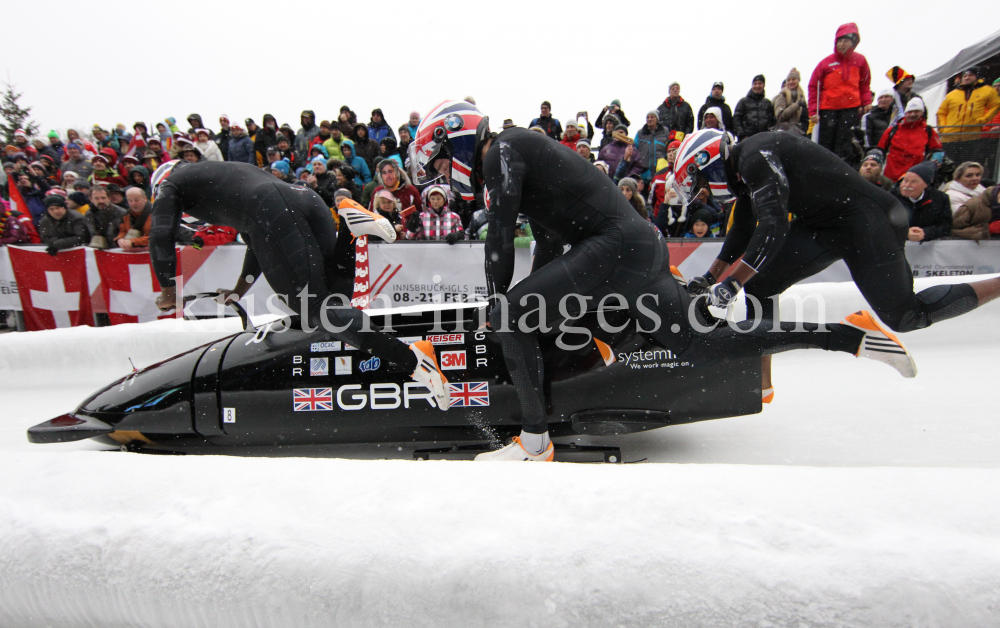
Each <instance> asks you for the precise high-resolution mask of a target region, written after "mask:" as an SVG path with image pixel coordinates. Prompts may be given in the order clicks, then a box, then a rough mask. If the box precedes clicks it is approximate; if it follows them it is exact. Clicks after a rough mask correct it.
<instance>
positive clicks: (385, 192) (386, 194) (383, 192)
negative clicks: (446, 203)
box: [375, 190, 447, 203]
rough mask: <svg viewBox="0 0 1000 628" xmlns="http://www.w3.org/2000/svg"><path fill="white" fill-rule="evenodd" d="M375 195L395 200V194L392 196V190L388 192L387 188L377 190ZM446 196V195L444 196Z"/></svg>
mask: <svg viewBox="0 0 1000 628" xmlns="http://www.w3.org/2000/svg"><path fill="white" fill-rule="evenodd" d="M375 196H376V197H377V198H387V199H389V200H390V201H392V202H393V203H395V202H396V197H395V196H393V195H392V192H390V191H389V190H379V191H378V194H376V195H375ZM446 198H447V197H446Z"/></svg>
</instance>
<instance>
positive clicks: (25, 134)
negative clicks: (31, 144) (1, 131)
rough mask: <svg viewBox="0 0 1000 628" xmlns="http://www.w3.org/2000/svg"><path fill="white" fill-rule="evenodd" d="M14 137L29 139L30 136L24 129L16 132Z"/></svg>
mask: <svg viewBox="0 0 1000 628" xmlns="http://www.w3.org/2000/svg"><path fill="white" fill-rule="evenodd" d="M14 137H23V138H24V139H28V134H27V133H25V132H24V129H18V130H16V131H14Z"/></svg>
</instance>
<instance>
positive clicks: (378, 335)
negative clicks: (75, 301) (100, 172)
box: [149, 161, 450, 410]
mask: <svg viewBox="0 0 1000 628" xmlns="http://www.w3.org/2000/svg"><path fill="white" fill-rule="evenodd" d="M151 184H152V186H153V213H152V219H153V225H152V228H151V230H150V233H149V249H150V261H151V263H152V265H153V270H154V271H155V272H156V278H157V280H158V281H159V282H160V286H161V289H162V292H161V294H160V297H159V298H158V299H157V306H158V307H159V308H160V309H161V310H164V311H168V310H171V309H173V308H174V307H176V305H177V304H176V299H177V292H176V291H177V288H176V286H175V282H174V276H175V275H176V269H177V254H176V252H175V249H174V245H175V244H176V242H177V230H178V228H179V225H180V221H181V216H182V214H185V213H186V214H189V215H191V216H194V217H195V218H198V219H200V220H203V221H205V222H208V223H210V224H214V225H224V226H226V227H232V228H233V229H236V230H238V231H239V232H240V234H242V236H243V238H244V240H245V241H246V244H247V251H246V256H245V258H244V260H243V270H242V271H241V273H240V278H239V281H237V283H236V286H235V288H234V289H233V290H220V291H219V293H220V295H219V298H220V300H226V299H239V298H240V297H242V296H243V295H244V294H245V293H246V292H247V290H249V289H250V287H251V286H252V285H253V283H254V281H256V280H257V279H258V278H259V277H260V275H261V273H263V274H264V277H266V278H267V282H268V283H269V284H270V285H271V288H272V289H273V290H274V291H275V293H277V294H278V295H279V296H280V297H281V298H282V300H283V301H284V302H285V304H286V305H288V307H290V308H292V309H293V310H295V311H296V312H297V313H298V314H299V315H300V316H301V319H302V323H303V325H308V326H309V328H315V330H316V332H315V333H320V334H330V335H332V336H333V337H335V338H337V339H339V340H342V341H344V342H347V343H349V344H351V345H353V346H355V347H359V348H360V349H362V350H364V351H367V352H368V353H370V354H371V355H373V356H378V357H379V358H380V359H382V360H386V361H387V362H390V363H392V364H394V365H396V366H397V367H399V368H403V369H406V370H407V371H412V373H413V375H412V376H413V379H414V380H416V381H417V382H419V383H421V384H424V385H425V386H427V387H428V388H429V389H430V390H431V392H432V393H434V396H435V398H436V400H437V403H438V407H440V408H441V409H442V410H447V409H448V407H449V405H450V395H449V393H448V386H447V380H446V379H445V378H444V376H443V375H442V374H441V371H440V369H439V368H438V364H437V360H436V359H435V354H434V347H433V346H432V345H431V343H430V342H427V341H420V342H414V343H413V344H412V345H410V346H407V345H406V344H405V343H403V342H402V341H400V340H398V339H396V338H393V337H392V336H390V335H388V334H385V333H383V332H381V331H375V330H374V328H373V326H372V325H371V321H370V320H368V317H367V316H366V315H365V313H364V312H362V311H361V310H358V309H356V308H353V307H343V305H344V304H343V303H341V302H339V301H337V300H333V305H332V306H330V304H329V302H328V301H327V297H329V296H331V295H334V296H336V295H340V296H342V297H346V299H347V300H349V299H350V296H351V293H350V292H347V291H348V290H350V288H351V287H353V273H354V268H353V264H350V265H348V264H345V263H344V262H343V260H342V258H343V256H344V252H345V247H347V246H353V245H351V244H350V242H349V241H348V240H349V238H345V237H340V238H339V240H340V246H338V233H337V229H336V227H335V224H334V221H333V216H332V214H331V213H330V210H329V209H328V208H327V206H326V203H324V202H323V199H321V198H320V197H319V195H317V194H316V193H315V192H313V191H312V190H309V189H308V188H306V187H305V186H296V185H290V184H288V183H285V182H283V181H280V180H278V179H277V178H276V177H274V176H272V175H271V174H270V173H268V172H266V171H264V170H261V169H260V168H255V167H254V166H251V165H249V164H241V163H236V162H214V161H206V162H198V163H187V162H177V161H172V162H168V163H166V164H163V165H162V166H160V167H159V168H158V169H157V170H156V172H155V173H154V174H153V177H152V180H151ZM339 209H340V214H341V216H342V217H343V220H342V221H341V222H342V223H346V224H348V225H349V226H350V229H351V231H352V232H354V233H355V234H361V233H371V234H378V235H382V237H386V238H394V237H395V233H394V232H393V230H392V228H391V226H389V225H388V223H387V221H384V220H380V219H379V217H378V216H376V215H374V214H372V213H371V212H369V211H368V210H366V209H364V208H363V207H361V206H360V205H358V204H357V203H354V202H353V201H349V200H345V201H342V202H341V205H340V207H339ZM366 228H367V230H366ZM343 233H345V231H344V230H342V231H341V235H342V236H343ZM338 249H339V251H338ZM345 279H346V280H347V281H346V282H345V281H344V280H345ZM351 292H353V290H351ZM304 295H308V298H306V299H303V298H302V296H304ZM338 306H339V307H338ZM324 309H325V311H324ZM324 319H325V321H326V322H328V323H329V325H332V326H333V327H334V328H335V330H336V331H333V330H330V329H329V328H328V326H327V325H325V324H324Z"/></svg>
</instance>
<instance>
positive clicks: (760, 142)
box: [719, 131, 979, 332]
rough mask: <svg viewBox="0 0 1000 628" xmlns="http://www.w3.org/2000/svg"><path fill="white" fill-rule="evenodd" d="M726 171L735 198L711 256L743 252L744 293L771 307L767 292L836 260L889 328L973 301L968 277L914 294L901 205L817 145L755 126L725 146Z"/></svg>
mask: <svg viewBox="0 0 1000 628" xmlns="http://www.w3.org/2000/svg"><path fill="white" fill-rule="evenodd" d="M727 177H728V180H729V187H730V190H731V191H732V192H734V193H735V194H736V197H737V201H736V207H735V209H734V210H733V212H734V215H733V225H732V227H731V228H730V229H729V232H728V233H727V235H726V242H725V244H724V245H723V247H722V252H721V253H720V254H719V259H720V260H722V261H724V262H727V263H730V264H731V263H733V262H734V261H735V260H736V259H737V258H738V257H739V256H740V255H742V256H743V262H744V263H745V264H747V265H749V266H750V267H751V268H753V269H754V270H755V271H757V275H755V276H754V277H753V278H752V279H750V280H749V281H747V284H746V286H745V289H746V293H747V295H748V296H753V297H755V298H757V299H759V300H760V301H761V302H762V303H764V304H771V303H772V301H770V300H769V297H771V296H773V295H777V294H781V293H782V292H784V291H785V290H786V289H788V288H789V287H790V286H791V285H793V284H795V283H797V282H799V281H801V280H802V279H805V278H806V277H809V276H811V275H815V274H816V273H818V272H820V271H821V270H823V269H824V268H826V267H827V266H829V265H830V264H832V263H834V262H835V261H837V260H839V259H843V260H844V261H845V262H846V263H847V267H848V269H850V271H851V277H852V278H853V279H854V283H855V284H857V286H858V289H859V290H860V291H861V294H862V295H864V297H865V299H866V300H867V301H868V303H869V305H871V307H872V309H874V310H875V312H876V313H877V314H878V316H879V318H881V319H882V321H883V322H884V323H885V324H886V325H888V326H889V327H891V328H892V329H894V330H896V331H900V332H906V331H913V330H915V329H923V328H924V327H927V326H928V325H930V324H931V323H934V322H937V321H942V320H946V319H949V318H952V317H955V316H958V315H960V314H964V313H966V312H968V311H970V310H972V309H974V308H975V307H976V306H977V305H978V302H979V301H978V298H977V297H976V294H975V291H974V290H973V289H972V287H971V286H969V285H968V284H956V285H950V286H934V287H933V288H928V289H927V290H924V291H922V292H920V293H919V294H914V293H913V273H912V272H911V271H910V265H909V263H907V261H906V255H905V253H904V250H903V249H904V246H903V245H904V244H905V242H906V234H907V230H908V226H909V224H908V219H907V213H906V210H905V209H904V208H903V206H902V205H901V204H900V203H899V202H898V201H897V200H896V199H895V198H893V197H892V196H891V195H890V194H888V193H887V192H885V191H883V190H882V189H881V188H879V187H878V186H876V185H872V184H871V183H869V182H867V181H865V180H864V179H862V178H861V175H860V174H858V173H857V172H856V171H854V170H853V169H851V167H850V166H848V165H847V164H845V163H844V162H843V161H842V160H841V159H840V158H839V157H837V156H836V155H834V154H832V153H830V152H829V151H828V150H826V149H824V148H823V147H822V146H820V145H819V144H815V143H813V142H811V141H809V140H808V139H805V138H803V137H799V136H797V135H794V134H792V133H785V132H781V131H772V132H767V133H760V134H758V135H755V136H753V137H751V138H749V139H747V140H746V141H744V142H740V143H739V144H737V145H736V146H734V147H733V149H732V155H731V157H730V160H729V162H727ZM789 214H792V215H793V216H794V219H793V220H791V221H789V220H788V215H789ZM770 315H773V313H771V314H769V316H770ZM774 318H779V317H777V316H775V317H774Z"/></svg>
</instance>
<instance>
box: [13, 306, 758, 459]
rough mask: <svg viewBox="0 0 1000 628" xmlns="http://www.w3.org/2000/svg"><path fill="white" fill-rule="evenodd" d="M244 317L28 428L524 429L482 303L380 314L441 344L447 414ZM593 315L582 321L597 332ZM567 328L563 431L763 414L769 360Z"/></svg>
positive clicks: (551, 377)
mask: <svg viewBox="0 0 1000 628" xmlns="http://www.w3.org/2000/svg"><path fill="white" fill-rule="evenodd" d="M619 314H620V317H621V319H622V320H626V321H627V316H628V315H627V313H624V312H621V313H619ZM241 315H242V316H243V317H244V322H245V328H246V331H244V332H241V333H237V334H234V335H232V336H228V337H226V338H223V339H221V340H218V341H216V342H213V343H210V344H207V345H204V346H201V347H198V348H196V349H192V350H190V351H187V352H185V353H182V354H180V355H177V356H175V357H173V358H170V359H168V360H165V361H163V362H160V363H158V364H154V365H152V366H149V367H146V368H144V369H142V370H137V371H135V372H133V373H131V374H130V375H128V376H127V377H124V378H122V379H120V380H118V381H116V382H114V383H113V384H111V385H110V386H108V387H106V388H104V389H103V390H101V391H99V392H97V393H96V394H94V395H93V396H92V397H90V398H89V399H87V400H86V401H84V402H83V403H82V404H80V406H79V407H78V408H77V409H76V410H74V411H72V412H70V413H68V414H64V415H62V416H60V417H57V418H55V419H52V420H50V421H47V422H45V423H41V424H39V425H36V426H34V427H32V428H30V429H29V430H28V440H30V441H31V442H33V443H55V442H66V441H74V440H81V439H86V438H93V439H95V440H99V441H102V442H105V443H108V444H115V445H120V446H122V447H123V448H128V449H139V450H150V451H153V450H162V451H185V450H186V448H190V447H193V446H212V447H213V448H216V447H227V448H229V447H241V448H243V447H267V448H270V447H275V446H280V447H284V446H293V445H307V444H308V445H317V444H345V443H395V444H400V445H409V446H412V447H413V448H414V449H416V448H417V447H416V446H417V445H418V444H427V443H434V444H436V445H437V446H439V447H443V448H449V447H451V448H458V447H463V446H464V447H469V448H471V446H472V445H475V444H477V443H478V444H479V446H480V447H483V446H489V445H490V444H493V445H494V446H495V445H496V443H497V442H498V441H502V440H503V439H504V438H506V437H507V436H509V435H513V434H516V433H518V432H519V431H520V423H519V422H518V421H517V417H518V415H519V412H520V410H519V404H518V399H517V397H516V394H515V391H514V387H513V385H512V384H511V380H510V377H509V375H508V372H507V369H506V366H505V363H504V359H503V355H502V353H501V350H500V346H499V344H498V343H497V342H496V341H495V340H494V339H493V338H492V336H493V332H492V331H490V330H488V329H479V309H478V308H477V307H476V306H475V305H472V304H465V305H455V306H449V307H440V308H438V309H433V310H426V311H422V312H416V313H410V314H392V315H391V319H390V317H388V316H386V315H384V314H383V315H375V316H373V317H372V319H373V322H374V323H375V324H377V325H379V326H383V327H385V326H386V325H387V324H390V323H391V330H392V331H391V332H390V333H393V334H394V335H396V336H398V337H400V338H401V339H404V340H419V339H428V340H430V341H431V342H432V343H433V344H434V346H435V349H436V351H437V358H438V362H439V364H440V365H441V367H442V370H443V371H444V374H445V376H446V377H447V378H448V380H449V386H450V392H451V400H452V405H451V407H450V409H449V410H448V411H445V412H443V411H441V410H439V409H438V408H437V407H436V406H435V405H434V402H433V400H432V398H431V394H430V391H429V390H428V389H427V388H426V387H424V386H423V385H421V384H417V383H415V382H413V381H412V380H411V378H410V376H409V373H403V372H399V371H397V370H394V369H393V368H391V366H390V365H388V364H385V363H381V362H380V361H379V359H378V358H374V357H372V356H370V355H368V354H366V353H365V352H362V351H360V350H358V349H355V348H353V347H351V346H348V345H345V344H344V343H342V342H340V341H338V340H336V339H333V338H331V337H330V336H329V335H327V334H324V333H323V332H321V331H320V332H314V333H307V332H304V331H302V330H301V329H299V328H297V326H296V325H297V318H291V319H283V323H282V322H275V323H270V324H268V325H266V326H261V327H259V328H256V329H255V328H253V327H251V326H250V325H249V324H248V323H247V320H248V319H247V318H246V316H245V313H241ZM591 316H592V315H590V314H588V315H587V316H586V317H584V318H583V319H581V320H579V321H576V322H575V323H574V326H576V327H589V328H591V329H595V328H596V324H597V319H596V316H593V318H591ZM387 319H388V320H387ZM619 324H620V323H619ZM386 331H389V330H388V329H387V330H386ZM557 333H558V331H557V330H556V331H554V332H553V333H552V334H551V335H543V336H542V337H541V346H542V351H543V355H544V359H545V374H546V382H545V394H546V400H547V405H548V413H549V421H550V430H551V433H552V435H553V436H557V437H558V436H569V435H616V434H626V433H631V432H639V431H644V430H650V429H655V428H659V427H664V426H667V425H675V424H679V423H691V422H694V421H703V420H707V419H716V418H721V417H732V416H739V415H746V414H755V413H758V412H760V411H761V393H760V360H759V359H746V358H743V359H733V360H722V361H717V362H715V363H713V364H712V365H704V366H699V365H697V364H694V365H691V364H687V363H682V362H680V361H678V360H676V359H675V358H674V356H673V354H672V353H671V352H670V351H668V350H665V349H662V348H660V347H659V346H657V345H655V344H653V343H652V342H651V341H650V340H649V339H647V338H646V337H645V336H644V335H643V334H642V333H641V332H637V331H636V329H635V325H634V324H630V325H626V326H625V328H624V329H623V330H622V331H621V332H619V333H618V334H617V335H616V336H615V337H614V338H613V339H612V340H611V341H610V342H609V343H608V344H609V345H610V347H611V348H612V351H613V356H614V357H613V359H614V361H613V362H612V361H611V356H608V355H606V353H607V350H605V353H604V354H602V351H601V349H600V348H599V347H598V346H597V344H596V343H595V342H594V341H593V340H590V341H589V342H587V341H586V337H585V336H582V335H577V336H575V337H570V338H567V339H566V342H570V340H572V342H574V343H575V342H579V344H580V345H581V346H580V348H578V349H576V350H564V349H560V348H558V346H557V345H556V335H557ZM581 339H582V340H583V341H582V342H580V341H581ZM557 457H558V456H557Z"/></svg>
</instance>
